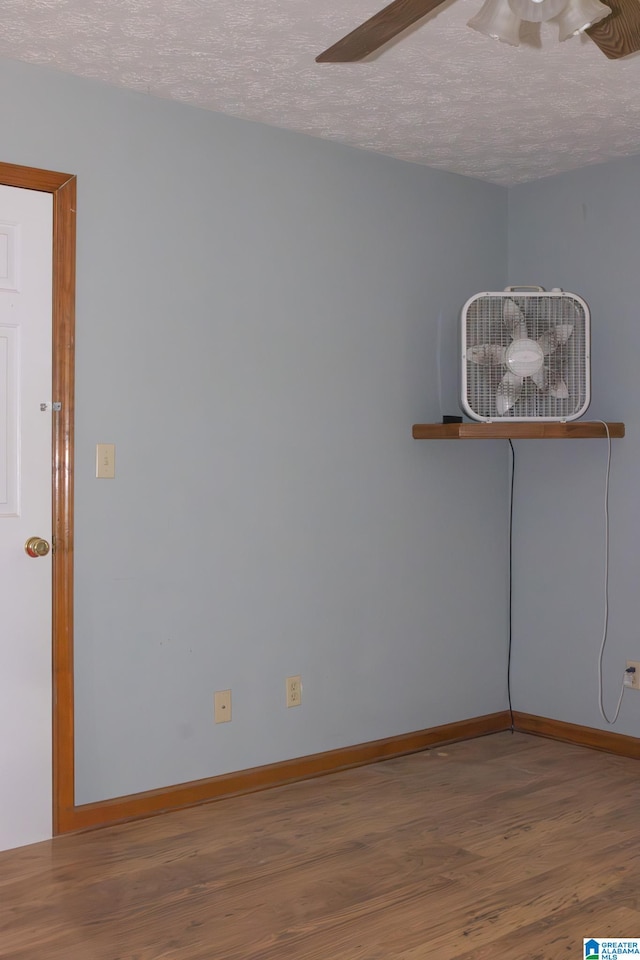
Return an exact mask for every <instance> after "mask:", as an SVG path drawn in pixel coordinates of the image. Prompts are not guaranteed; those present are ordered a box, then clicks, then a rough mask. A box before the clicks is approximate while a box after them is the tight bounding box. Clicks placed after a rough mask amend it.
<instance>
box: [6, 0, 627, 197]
mask: <svg viewBox="0 0 640 960" xmlns="http://www.w3.org/2000/svg"><path fill="white" fill-rule="evenodd" d="M382 6H384V0H382V2H380V0H347V2H345V0H28V2H26V0H2V21H1V23H0V55H2V56H7V57H11V58H13V59H18V60H24V61H28V62H32V63H39V64H47V65H49V66H52V67H55V68H57V69H59V70H63V71H66V72H68V73H73V74H77V75H79V76H83V77H90V78H94V79H98V80H103V81H105V82H107V83H110V84H115V85H118V86H123V87H130V88H132V89H134V90H140V91H144V92H145V93H149V94H152V95H155V96H159V97H165V98H168V99H172V100H180V101H185V102H188V103H191V104H195V105H197V106H199V107H204V108H206V109H209V110H216V111H220V112H223V113H229V114H233V115H235V116H238V117H245V118H248V119H251V120H258V121H262V122H264V123H268V124H271V125H273V126H277V127H286V128H288V129H292V130H300V131H303V132H305V133H308V134H312V135H315V136H319V137H324V138H328V139H332V140H339V141H342V142H344V143H350V144H353V145H354V146H358V147H364V148H366V149H370V150H376V151H379V152H381V153H386V154H390V155H392V156H395V157H400V158H402V159H404V160H410V161H414V162H417V163H423V164H427V165H429V166H432V167H439V168H442V169H445V170H450V171H454V172H457V173H462V174H467V175H469V176H473V177H479V178H482V179H484V180H489V181H492V182H494V183H500V184H514V183H519V182H522V181H526V180H531V179H536V178H539V177H543V176H547V175H549V174H553V173H558V172H561V171H563V170H571V169H575V168H576V167H581V166H585V165H587V164H591V163H596V162H599V161H605V160H609V159H613V158H614V157H621V156H626V155H629V154H634V153H640V98H639V97H638V90H639V89H640V54H636V55H633V56H631V57H628V58H626V59H625V60H618V61H610V60H607V59H606V57H605V56H604V55H603V54H602V53H601V52H600V50H598V48H597V47H596V46H595V44H593V43H592V42H591V41H590V40H589V39H588V38H586V37H574V38H572V39H571V40H568V41H566V42H565V43H559V42H558V40H557V28H556V27H554V26H553V25H551V24H542V28H541V30H540V31H539V33H538V36H537V37H536V35H535V33H533V34H532V36H531V38H530V42H529V43H526V44H521V46H520V47H510V46H508V45H506V44H503V43H498V42H497V41H492V40H488V39H486V38H485V37H483V36H481V35H480V34H478V33H476V32H475V31H474V30H470V29H469V28H468V27H466V21H467V20H468V19H469V18H470V17H471V16H472V15H473V14H474V13H475V12H476V11H477V10H478V9H479V7H480V6H481V0H446V2H445V4H444V5H443V6H442V7H441V8H440V9H439V10H438V11H436V12H435V14H432V15H431V16H430V17H428V18H426V19H425V20H423V21H422V22H421V23H420V24H418V25H417V26H416V27H414V28H412V29H410V30H408V31H406V32H405V33H404V34H403V35H402V36H401V37H400V38H399V39H398V40H396V41H394V42H393V43H392V44H390V45H388V46H387V47H386V48H385V49H384V51H383V52H382V53H381V54H379V55H377V56H375V57H374V58H371V59H369V60H368V61H366V62H363V63H357V64H317V63H315V62H314V57H315V56H316V55H317V54H318V53H320V52H321V51H322V50H324V49H325V48H326V47H328V46H329V45H330V44H331V43H333V42H334V41H335V40H337V39H339V38H340V37H341V36H343V35H344V34H345V33H348V32H349V30H351V29H353V27H355V26H357V25H358V24H359V23H361V22H362V21H363V20H366V19H367V18H368V17H370V16H371V15H372V14H373V13H375V12H376V11H377V10H379V9H380V8H381V7H382ZM532 30H535V28H533V27H532ZM536 42H537V44H538V45H537V46H536V45H535V44H536Z"/></svg>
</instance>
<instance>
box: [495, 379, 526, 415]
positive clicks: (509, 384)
mask: <svg viewBox="0 0 640 960" xmlns="http://www.w3.org/2000/svg"><path fill="white" fill-rule="evenodd" d="M521 393H522V377H517V376H516V375H515V373H510V372H507V373H505V375H504V377H503V378H502V380H501V381H500V383H499V384H498V389H497V391H496V409H497V411H498V414H499V415H500V416H502V415H503V414H505V413H507V411H508V410H510V409H511V407H512V406H513V405H514V403H515V402H516V400H517V399H518V397H519V396H520V394H521Z"/></svg>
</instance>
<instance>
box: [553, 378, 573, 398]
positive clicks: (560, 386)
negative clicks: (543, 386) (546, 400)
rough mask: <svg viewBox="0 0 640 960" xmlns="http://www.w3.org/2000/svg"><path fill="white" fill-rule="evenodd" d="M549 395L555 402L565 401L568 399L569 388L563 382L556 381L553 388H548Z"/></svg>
mask: <svg viewBox="0 0 640 960" xmlns="http://www.w3.org/2000/svg"><path fill="white" fill-rule="evenodd" d="M549 395H550V396H552V397H555V398H556V400H567V399H568V397H569V387H568V386H567V385H566V383H565V382H564V380H561V379H558V380H556V382H555V383H554V384H553V386H551V387H549Z"/></svg>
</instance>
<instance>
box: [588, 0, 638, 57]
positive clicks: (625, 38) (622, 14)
mask: <svg viewBox="0 0 640 960" xmlns="http://www.w3.org/2000/svg"><path fill="white" fill-rule="evenodd" d="M607 6H608V7H611V16H609V17H606V18H605V19H604V20H601V21H600V22H599V23H594V25H593V26H592V27H589V29H588V30H587V31H586V33H587V36H589V37H591V39H592V40H593V42H594V43H595V44H596V46H598V47H600V49H601V50H602V52H603V53H604V55H605V57H608V58H609V60H619V59H620V57H627V56H629V54H630V53H635V52H636V51H637V50H640V3H638V0H607Z"/></svg>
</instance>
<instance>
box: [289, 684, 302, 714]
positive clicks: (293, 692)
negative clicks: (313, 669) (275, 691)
mask: <svg viewBox="0 0 640 960" xmlns="http://www.w3.org/2000/svg"><path fill="white" fill-rule="evenodd" d="M286 682H287V706H288V707H299V706H300V704H301V703H302V678H301V677H287V681H286Z"/></svg>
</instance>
